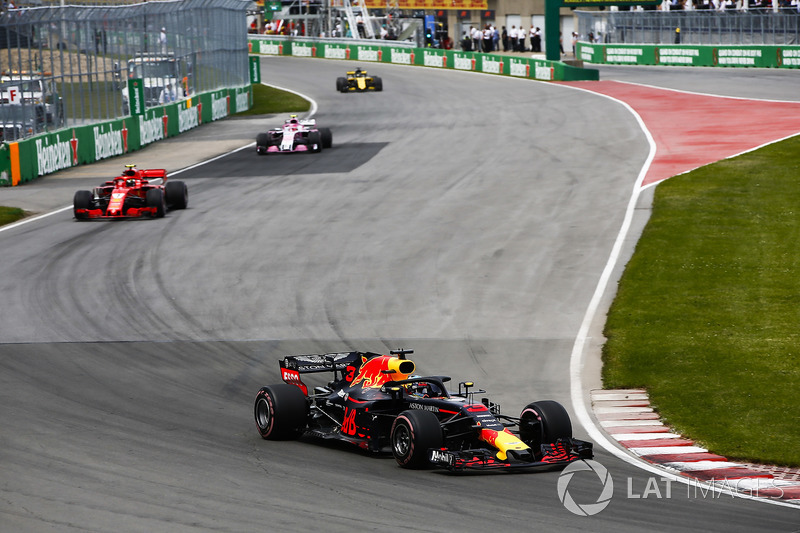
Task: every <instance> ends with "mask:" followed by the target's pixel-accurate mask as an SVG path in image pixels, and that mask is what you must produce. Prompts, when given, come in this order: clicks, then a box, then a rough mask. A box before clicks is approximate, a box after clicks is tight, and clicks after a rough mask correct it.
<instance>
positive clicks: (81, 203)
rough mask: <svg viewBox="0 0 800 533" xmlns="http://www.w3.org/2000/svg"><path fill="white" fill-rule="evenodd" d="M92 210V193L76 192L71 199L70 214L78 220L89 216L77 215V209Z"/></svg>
mask: <svg viewBox="0 0 800 533" xmlns="http://www.w3.org/2000/svg"><path fill="white" fill-rule="evenodd" d="M91 208H92V193H91V192H90V191H77V192H76V193H75V196H74V197H73V198H72V214H73V215H74V216H75V218H76V219H78V220H84V219H87V218H89V215H86V214H84V213H78V209H91Z"/></svg>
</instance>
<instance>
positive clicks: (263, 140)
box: [256, 133, 270, 155]
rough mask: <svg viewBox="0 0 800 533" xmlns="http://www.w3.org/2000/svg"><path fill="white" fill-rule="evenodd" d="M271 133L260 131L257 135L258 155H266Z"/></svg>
mask: <svg viewBox="0 0 800 533" xmlns="http://www.w3.org/2000/svg"><path fill="white" fill-rule="evenodd" d="M269 144H270V143H269V134H268V133H259V134H258V135H256V152H258V155H264V154H266V153H267V147H269Z"/></svg>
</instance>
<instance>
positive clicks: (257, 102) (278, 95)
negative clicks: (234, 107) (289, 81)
mask: <svg viewBox="0 0 800 533" xmlns="http://www.w3.org/2000/svg"><path fill="white" fill-rule="evenodd" d="M309 109H311V103H310V102H309V101H308V100H306V99H305V98H302V97H300V96H298V95H296V94H294V93H290V92H287V91H282V90H280V89H275V88H274V87H268V86H266V85H261V84H260V83H254V84H253V107H252V108H250V109H249V110H247V111H243V112H241V113H237V114H236V116H237V117H241V116H249V115H267V114H273V113H302V112H305V111H308V110H309Z"/></svg>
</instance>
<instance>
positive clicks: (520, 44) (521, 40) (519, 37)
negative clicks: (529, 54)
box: [517, 26, 528, 52]
mask: <svg viewBox="0 0 800 533" xmlns="http://www.w3.org/2000/svg"><path fill="white" fill-rule="evenodd" d="M527 35H528V34H527V33H526V32H525V28H523V27H522V26H520V27H519V31H518V32H517V41H518V42H517V46H518V47H519V49H518V50H517V51H518V52H524V51H525V37H527Z"/></svg>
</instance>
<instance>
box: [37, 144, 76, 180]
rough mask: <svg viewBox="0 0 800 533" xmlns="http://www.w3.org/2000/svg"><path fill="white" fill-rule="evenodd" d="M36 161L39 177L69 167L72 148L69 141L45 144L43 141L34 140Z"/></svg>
mask: <svg viewBox="0 0 800 533" xmlns="http://www.w3.org/2000/svg"><path fill="white" fill-rule="evenodd" d="M36 161H37V162H38V163H39V175H40V176H44V175H45V174H50V173H51V172H56V171H57V170H61V169H62V168H68V167H71V166H72V146H71V144H70V142H69V141H63V142H56V143H55V144H47V143H46V142H45V139H36Z"/></svg>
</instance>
